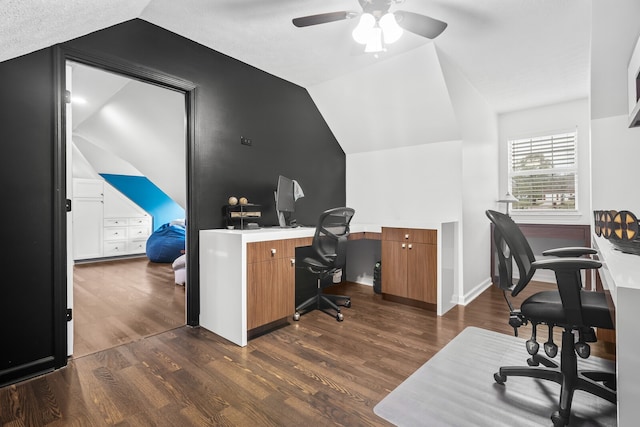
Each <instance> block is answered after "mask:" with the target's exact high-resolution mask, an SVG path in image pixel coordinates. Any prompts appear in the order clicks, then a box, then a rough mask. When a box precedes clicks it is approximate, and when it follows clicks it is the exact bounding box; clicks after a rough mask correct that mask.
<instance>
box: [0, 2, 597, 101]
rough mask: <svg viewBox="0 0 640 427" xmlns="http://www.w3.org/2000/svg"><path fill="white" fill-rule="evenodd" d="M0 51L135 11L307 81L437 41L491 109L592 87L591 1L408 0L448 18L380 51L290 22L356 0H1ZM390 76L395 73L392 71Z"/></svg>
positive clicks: (342, 25) (343, 33)
mask: <svg viewBox="0 0 640 427" xmlns="http://www.w3.org/2000/svg"><path fill="white" fill-rule="evenodd" d="M0 5H1V6H2V7H1V8H0V46H1V47H2V49H0V60H6V59H9V58H13V57H16V56H20V55H23V54H26V53H29V52H32V51H34V50H37V49H40V48H44V47H47V46H50V45H53V44H56V43H60V42H63V41H65V40H69V39H72V38H75V37H79V36H81V35H84V34H87V33H90V32H93V31H96V30H99V29H102V28H105V27H108V26H111V25H114V24H116V23H119V22H122V21H125V20H129V19H133V18H141V19H144V20H147V21H149V22H151V23H154V24H156V25H159V26H162V27H164V28H166V29H168V30H170V31H173V32H175V33H178V34H180V35H182V36H184V37H187V38H189V39H192V40H194V41H196V42H198V43H201V44H203V45H206V46H209V47H211V48H213V49H215V50H217V51H220V52H222V53H224V54H227V55H229V56H232V57H234V58H237V59H239V60H241V61H243V62H246V63H248V64H250V65H253V66H255V67H257V68H260V69H262V70H265V71H267V72H269V73H271V74H274V75H276V76H279V77H282V78H284V79H286V80H289V81H291V82H293V83H296V84H299V85H301V86H303V87H311V86H313V85H317V84H319V83H322V82H326V81H327V80H331V79H335V78H337V77H339V76H342V75H345V74H348V73H352V72H354V71H357V70H359V69H362V68H363V67H367V66H369V65H371V64H374V63H375V62H379V61H385V60H386V59H387V58H390V57H394V56H397V55H399V54H404V53H408V52H409V53H410V51H416V52H420V51H421V49H417V48H419V47H422V46H424V45H425V44H428V43H435V45H436V47H437V49H438V50H440V51H441V52H443V53H444V54H446V56H447V58H449V59H450V61H451V63H452V64H453V65H455V66H456V67H458V68H459V69H460V71H461V72H462V74H463V75H465V76H466V77H467V79H468V80H469V81H470V82H471V84H472V85H473V86H474V87H476V89H477V90H478V91H479V92H480V93H481V94H482V95H483V97H484V98H485V99H486V100H487V102H488V103H489V105H490V106H492V107H493V109H494V110H495V111H497V112H504V111H512V110H518V109H522V108H528V107H532V106H538V105H544V104H549V103H555V102H562V101H564V100H568V99H576V98H582V97H586V96H588V91H589V51H590V50H589V49H590V48H589V44H590V33H591V31H590V30H591V1H586V0H535V1H534V0H483V1H477V0H406V1H404V2H402V3H401V4H397V5H393V6H392V10H407V11H411V12H418V13H422V14H425V15H429V16H432V17H434V18H437V19H440V20H443V21H445V22H447V23H448V24H449V26H448V27H447V29H446V30H445V31H444V33H442V35H440V36H439V37H438V38H436V39H435V41H430V40H427V39H423V38H420V37H418V36H416V35H413V34H405V35H404V36H403V38H402V39H401V40H400V41H399V42H398V43H397V44H395V45H392V46H391V48H390V49H389V51H388V52H386V53H385V54H384V55H381V56H380V57H379V58H374V57H373V56H371V55H365V54H362V53H358V52H357V51H356V49H354V48H355V47H357V46H354V43H353V42H352V40H351V37H350V32H351V30H352V29H353V27H354V26H355V24H356V20H346V21H340V22H334V23H329V24H324V25H319V26H314V27H307V28H296V27H294V26H293V25H292V24H291V19H292V18H294V17H297V16H302V15H309V14H315V13H323V12H331V11H336V10H354V11H357V10H359V5H358V2H357V0H323V1H320V0H304V1H302V0H269V1H265V0H208V1H207V0H180V1H175V0H110V1H104V0H46V1H33V0H32V1H28V0H27V1H25V0H23V1H16V0H8V1H7V0H1V1H0ZM391 78H393V77H391Z"/></svg>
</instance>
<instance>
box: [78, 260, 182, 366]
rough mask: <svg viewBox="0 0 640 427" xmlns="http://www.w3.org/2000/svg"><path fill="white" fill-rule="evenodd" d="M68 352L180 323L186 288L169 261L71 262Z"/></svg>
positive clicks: (98, 347) (100, 347)
mask: <svg viewBox="0 0 640 427" xmlns="http://www.w3.org/2000/svg"><path fill="white" fill-rule="evenodd" d="M73 277H74V286H73V287H74V289H73V299H74V308H73V317H74V346H73V347H74V348H73V357H76V358H77V357H81V356H84V355H87V354H90V353H95V352H96V351H100V350H105V349H107V348H111V347H114V346H117V345H121V344H124V343H128V342H132V341H135V340H138V339H140V338H143V337H147V336H150V335H154V334H157V333H160V332H165V331H167V330H169V329H174V328H176V327H178V326H183V325H184V324H185V289H184V286H179V285H176V284H175V281H174V274H173V269H172V268H171V264H166V263H153V262H150V261H149V260H148V259H147V258H130V259H124V260H117V261H105V262H98V263H87V264H76V265H75V266H74V275H73Z"/></svg>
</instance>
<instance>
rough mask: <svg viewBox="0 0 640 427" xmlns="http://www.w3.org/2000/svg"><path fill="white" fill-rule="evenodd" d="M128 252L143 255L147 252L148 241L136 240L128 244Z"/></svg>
mask: <svg viewBox="0 0 640 427" xmlns="http://www.w3.org/2000/svg"><path fill="white" fill-rule="evenodd" d="M126 248H127V252H128V253H130V254H143V253H145V252H146V251H147V239H135V240H131V241H129V242H127V246H126Z"/></svg>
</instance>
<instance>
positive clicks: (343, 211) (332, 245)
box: [293, 207, 355, 322]
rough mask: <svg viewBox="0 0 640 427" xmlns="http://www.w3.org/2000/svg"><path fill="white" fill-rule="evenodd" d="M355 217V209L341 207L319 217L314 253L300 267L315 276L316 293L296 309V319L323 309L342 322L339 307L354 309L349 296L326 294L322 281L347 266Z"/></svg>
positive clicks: (294, 316) (294, 318) (314, 240)
mask: <svg viewBox="0 0 640 427" xmlns="http://www.w3.org/2000/svg"><path fill="white" fill-rule="evenodd" d="M354 214H355V210H353V209H352V208H347V207H341V208H333V209H329V210H327V211H324V212H323V213H322V214H321V215H320V217H319V218H318V225H317V226H316V232H315V234H314V236H313V242H312V243H311V254H310V255H309V256H307V257H305V258H303V259H302V260H301V262H300V263H299V268H304V269H306V270H308V271H309V272H311V273H313V275H314V276H315V278H316V294H315V295H314V296H312V297H311V298H309V299H307V300H306V301H304V302H303V303H302V304H299V305H298V306H296V312H295V314H294V315H293V320H300V316H301V315H302V314H304V313H306V312H309V311H311V310H322V311H324V312H325V313H327V314H329V315H331V316H335V318H336V319H337V320H338V321H340V322H341V321H342V320H343V319H344V316H343V315H342V313H341V311H340V307H339V306H342V307H351V298H349V297H348V296H346V295H335V294H324V293H323V292H322V288H323V285H322V281H323V279H325V278H327V277H328V276H330V275H333V274H335V273H337V272H338V271H339V270H340V269H341V268H343V267H344V266H345V264H346V259H347V238H348V237H349V232H350V229H349V224H350V223H351V219H352V218H353V215H354Z"/></svg>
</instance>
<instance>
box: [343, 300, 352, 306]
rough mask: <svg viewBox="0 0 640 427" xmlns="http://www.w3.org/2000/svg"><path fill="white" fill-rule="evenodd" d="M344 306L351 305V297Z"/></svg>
mask: <svg viewBox="0 0 640 427" xmlns="http://www.w3.org/2000/svg"><path fill="white" fill-rule="evenodd" d="M344 307H347V308H349V307H351V300H350V299H348V300H346V301H345V302H344Z"/></svg>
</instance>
